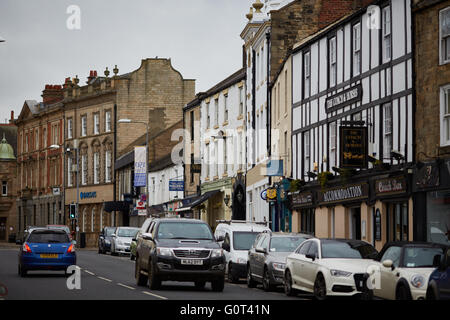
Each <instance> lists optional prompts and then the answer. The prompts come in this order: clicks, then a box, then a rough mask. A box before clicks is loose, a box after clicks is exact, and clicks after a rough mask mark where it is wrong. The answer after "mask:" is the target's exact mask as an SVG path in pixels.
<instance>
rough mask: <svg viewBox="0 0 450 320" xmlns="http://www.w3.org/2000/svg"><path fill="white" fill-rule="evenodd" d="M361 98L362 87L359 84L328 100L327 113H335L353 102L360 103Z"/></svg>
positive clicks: (326, 104)
mask: <svg viewBox="0 0 450 320" xmlns="http://www.w3.org/2000/svg"><path fill="white" fill-rule="evenodd" d="M361 98H362V86H361V85H360V84H359V85H357V86H354V87H351V88H349V89H347V90H344V91H342V92H339V93H337V94H335V95H334V96H331V97H329V98H327V100H326V101H325V109H326V110H327V112H333V111H336V110H337V109H339V108H342V107H345V106H347V105H349V104H352V103H353V102H357V101H360V100H361Z"/></svg>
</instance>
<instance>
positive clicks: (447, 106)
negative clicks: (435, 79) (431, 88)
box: [439, 83, 450, 147]
mask: <svg viewBox="0 0 450 320" xmlns="http://www.w3.org/2000/svg"><path fill="white" fill-rule="evenodd" d="M439 109H440V128H441V130H440V131H441V137H440V146H441V147H445V146H450V83H449V84H447V85H445V86H442V87H440V90H439ZM445 110H447V112H448V113H446V112H445ZM446 119H447V121H448V122H447V123H446ZM446 133H447V136H448V139H446V138H445V137H446Z"/></svg>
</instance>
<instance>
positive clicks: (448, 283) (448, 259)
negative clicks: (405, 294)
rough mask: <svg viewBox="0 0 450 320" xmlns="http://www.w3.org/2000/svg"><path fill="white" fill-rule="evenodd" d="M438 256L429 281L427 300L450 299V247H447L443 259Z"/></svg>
mask: <svg viewBox="0 0 450 320" xmlns="http://www.w3.org/2000/svg"><path fill="white" fill-rule="evenodd" d="M438 260H439V259H437V258H436V260H435V261H434V264H435V265H436V266H437V269H436V270H434V271H433V272H432V273H431V275H430V279H429V281H428V288H427V295H426V298H427V300H450V249H448V248H447V250H446V252H445V255H444V256H443V259H440V261H438Z"/></svg>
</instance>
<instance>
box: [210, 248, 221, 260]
mask: <svg viewBox="0 0 450 320" xmlns="http://www.w3.org/2000/svg"><path fill="white" fill-rule="evenodd" d="M221 256H223V249H214V250H213V251H212V252H211V258H218V257H221Z"/></svg>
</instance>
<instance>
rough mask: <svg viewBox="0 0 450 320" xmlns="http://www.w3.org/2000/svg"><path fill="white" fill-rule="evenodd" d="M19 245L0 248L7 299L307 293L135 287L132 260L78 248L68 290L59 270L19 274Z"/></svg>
mask: <svg viewBox="0 0 450 320" xmlns="http://www.w3.org/2000/svg"><path fill="white" fill-rule="evenodd" d="M18 250H19V248H18V247H17V248H0V284H3V285H4V286H6V288H7V289H8V293H7V296H6V297H3V298H2V297H0V299H7V300H27V299H35V300H77V299H80V300H81V299H82V300H92V299H95V300H160V301H163V300H185V301H190V300H290V299H292V300H299V299H309V298H311V297H310V296H298V297H287V296H286V295H285V294H284V292H283V289H282V288H281V287H280V288H279V289H277V290H276V291H274V292H265V291H263V290H262V288H261V286H258V287H257V288H253V289H249V288H247V285H246V283H245V281H242V282H241V283H238V284H231V283H226V284H225V289H224V291H223V292H213V291H212V290H211V286H210V284H209V283H207V284H206V286H205V288H204V289H200V290H199V289H196V288H195V287H194V284H193V283H191V282H189V283H184V282H163V285H162V287H161V289H160V290H150V289H148V288H147V287H138V286H137V285H136V282H135V279H134V267H135V264H134V261H131V260H130V259H129V258H128V257H117V256H111V255H109V254H108V255H100V254H98V253H97V252H96V251H89V250H79V251H78V252H77V264H78V266H79V267H80V268H81V289H79V290H77V289H74V290H69V289H68V288H67V284H66V282H67V278H66V277H65V275H64V272H62V271H54V272H53V271H31V272H29V273H28V276H27V277H25V278H21V277H20V276H19V275H18V273H17V254H18Z"/></svg>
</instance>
